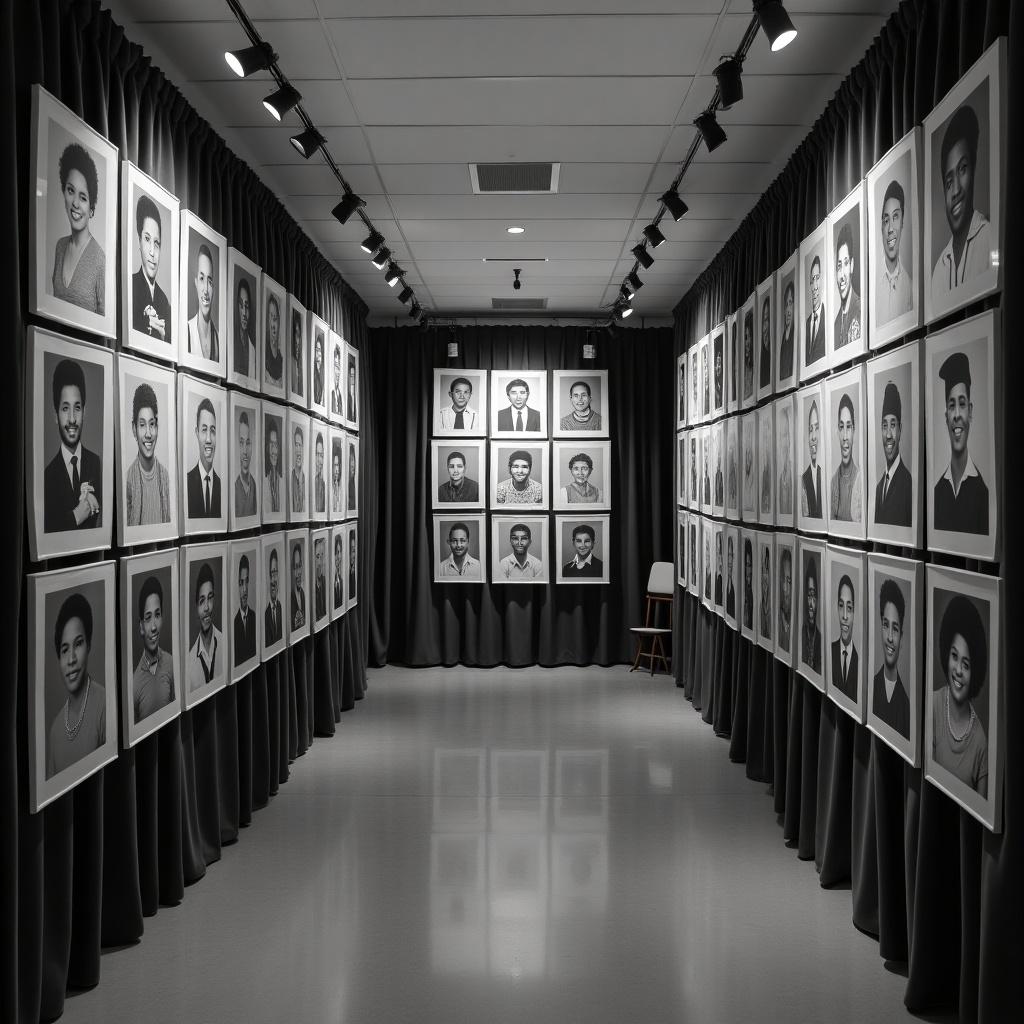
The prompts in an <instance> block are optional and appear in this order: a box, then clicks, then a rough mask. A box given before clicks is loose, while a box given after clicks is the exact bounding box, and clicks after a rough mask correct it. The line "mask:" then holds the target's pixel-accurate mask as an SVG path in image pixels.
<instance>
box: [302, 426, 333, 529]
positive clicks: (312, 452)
mask: <svg viewBox="0 0 1024 1024" xmlns="http://www.w3.org/2000/svg"><path fill="white" fill-rule="evenodd" d="M330 431H331V428H330V426H329V425H328V423H327V422H326V421H325V420H322V419H319V418H318V417H316V416H310V417H309V437H308V441H309V469H308V472H307V476H308V479H309V500H308V507H309V521H310V522H311V523H326V522H327V520H328V519H329V518H330V509H331V490H330V474H329V468H328V462H327V453H328V450H329V447H330Z"/></svg>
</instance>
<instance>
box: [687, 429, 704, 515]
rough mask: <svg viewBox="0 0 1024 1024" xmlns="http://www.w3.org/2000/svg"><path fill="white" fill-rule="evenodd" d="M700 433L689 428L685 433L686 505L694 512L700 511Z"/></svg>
mask: <svg viewBox="0 0 1024 1024" xmlns="http://www.w3.org/2000/svg"><path fill="white" fill-rule="evenodd" d="M700 470H701V461H700V431H699V430H698V429H697V428H696V427H691V428H690V429H689V430H688V431H687V432H686V480H687V485H686V486H687V489H688V495H689V501H688V504H689V506H690V508H691V509H692V510H693V511H694V512H699V511H700V480H699V479H698V477H699V475H700Z"/></svg>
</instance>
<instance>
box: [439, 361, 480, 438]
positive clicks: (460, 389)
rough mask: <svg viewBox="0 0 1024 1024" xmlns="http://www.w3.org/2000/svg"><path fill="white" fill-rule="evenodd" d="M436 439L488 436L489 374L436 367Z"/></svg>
mask: <svg viewBox="0 0 1024 1024" xmlns="http://www.w3.org/2000/svg"><path fill="white" fill-rule="evenodd" d="M432 408H433V410H434V419H433V433H434V437H485V436H486V435H487V371H486V370H447V369H444V370H442V369H439V368H437V367H435V368H434V404H433V406H432Z"/></svg>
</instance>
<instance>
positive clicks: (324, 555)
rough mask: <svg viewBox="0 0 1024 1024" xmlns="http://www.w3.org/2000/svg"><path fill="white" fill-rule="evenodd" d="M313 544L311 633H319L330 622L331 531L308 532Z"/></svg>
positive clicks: (326, 528) (327, 528) (324, 529)
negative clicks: (329, 572)
mask: <svg viewBox="0 0 1024 1024" xmlns="http://www.w3.org/2000/svg"><path fill="white" fill-rule="evenodd" d="M309 536H310V541H311V542H312V544H313V632H314V633H319V632H320V630H321V629H323V628H324V626H326V625H327V624H328V623H329V622H330V621H331V592H330V585H329V583H328V571H329V570H330V565H331V550H330V544H331V530H330V527H327V526H325V527H323V529H320V530H312V531H310V535H309Z"/></svg>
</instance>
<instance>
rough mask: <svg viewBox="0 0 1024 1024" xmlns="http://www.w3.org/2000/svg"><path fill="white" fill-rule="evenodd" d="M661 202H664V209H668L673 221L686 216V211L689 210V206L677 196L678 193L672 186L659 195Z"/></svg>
mask: <svg viewBox="0 0 1024 1024" xmlns="http://www.w3.org/2000/svg"><path fill="white" fill-rule="evenodd" d="M661 202H662V203H664V204H665V209H666V210H668V212H669V213H670V214H671V215H672V219H673V220H675V221H678V220H682V219H683V217H685V216H686V211H687V210H689V207H688V206H687V205H686V203H684V202H683V201H682V199H680V198H679V193H678V192H677V191H676V190H675V189H674V188H670V189H669V190H668V191H667V192H666V193H665V194H664V195H663V196H662V197H661Z"/></svg>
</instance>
